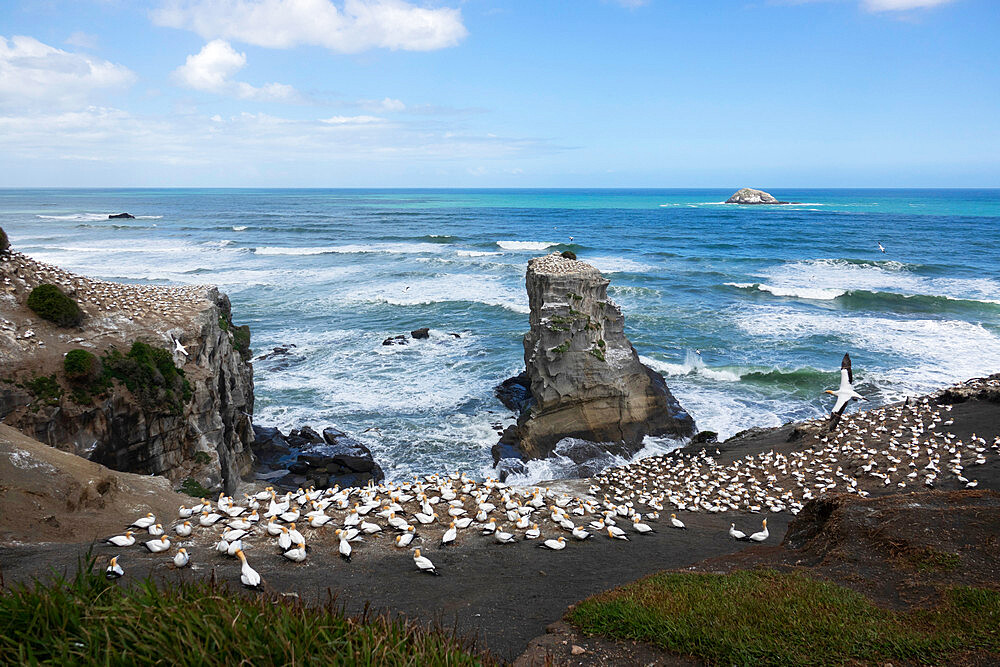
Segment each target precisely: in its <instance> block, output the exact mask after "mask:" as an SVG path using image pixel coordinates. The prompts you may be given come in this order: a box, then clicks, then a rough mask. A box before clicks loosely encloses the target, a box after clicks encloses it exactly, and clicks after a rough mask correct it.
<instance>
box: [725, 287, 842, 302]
mask: <svg viewBox="0 0 1000 667" xmlns="http://www.w3.org/2000/svg"><path fill="white" fill-rule="evenodd" d="M725 284H726V285H728V286H730V287H738V288H740V289H751V290H754V289H755V290H760V291H761V292H770V293H771V294H773V295H775V296H786V297H793V298H797V299H809V300H816V301H828V300H831V299H836V298H837V297H839V296H843V295H844V294H847V290H845V289H824V288H822V287H811V288H810V287H775V286H773V285H765V284H763V283H725Z"/></svg>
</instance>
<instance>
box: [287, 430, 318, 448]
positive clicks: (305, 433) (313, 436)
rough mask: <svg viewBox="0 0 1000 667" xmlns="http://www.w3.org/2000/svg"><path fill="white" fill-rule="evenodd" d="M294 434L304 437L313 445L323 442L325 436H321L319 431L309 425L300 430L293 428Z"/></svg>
mask: <svg viewBox="0 0 1000 667" xmlns="http://www.w3.org/2000/svg"><path fill="white" fill-rule="evenodd" d="M292 435H297V436H299V437H300V438H303V439H304V440H305V441H306V442H308V443H309V444H311V445H312V444H319V443H321V442H323V436H321V435H320V434H319V433H317V432H316V431H314V430H313V429H312V428H311V427H309V426H303V427H302V428H300V429H299V430H298V431H294V430H293V431H292Z"/></svg>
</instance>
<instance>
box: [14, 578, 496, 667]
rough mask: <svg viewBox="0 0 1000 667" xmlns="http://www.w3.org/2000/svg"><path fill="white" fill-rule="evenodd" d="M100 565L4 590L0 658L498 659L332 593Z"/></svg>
mask: <svg viewBox="0 0 1000 667" xmlns="http://www.w3.org/2000/svg"><path fill="white" fill-rule="evenodd" d="M124 567H125V569H126V573H127V572H128V568H129V565H128V563H127V562H126V563H124ZM94 568H95V562H94V559H93V558H89V559H88V561H87V562H85V563H83V564H81V566H80V567H79V568H78V571H77V573H76V575H75V576H74V577H73V578H72V579H66V578H64V577H62V576H57V577H56V578H55V579H54V580H53V581H52V582H51V583H48V584H41V583H37V582H36V583H35V585H34V586H33V587H28V586H23V585H19V586H17V587H14V588H8V589H4V590H2V591H0V664H5V665H27V664H74V665H135V664H154V663H155V664H166V665H188V664H199V665H236V664H252V665H290V664H296V663H307V664H329V665H353V664H364V665H474V664H484V663H486V664H489V663H492V662H493V660H492V659H491V658H490V657H489V656H488V655H485V654H480V653H477V652H474V651H473V650H472V649H471V647H470V646H468V645H467V644H466V643H465V642H462V641H461V640H459V639H456V638H455V637H454V636H452V635H451V634H447V633H445V632H442V631H440V630H430V629H427V628H426V627H424V626H421V625H416V624H414V623H411V622H406V621H403V620H398V619H393V618H391V617H389V616H388V615H373V614H369V613H366V614H365V615H363V616H358V617H351V616H348V615H346V614H345V613H344V612H343V611H342V610H341V608H340V607H339V606H338V605H336V604H335V602H334V601H333V600H332V599H331V600H329V601H328V602H327V604H325V605H323V606H320V607H309V606H306V605H305V604H303V603H301V602H300V601H298V600H291V599H289V598H285V597H281V596H278V595H271V594H255V595H253V596H243V595H235V594H233V592H232V591H230V590H228V589H227V588H226V587H225V586H222V585H220V584H217V583H214V582H210V583H208V582H206V583H198V584H180V585H175V586H171V585H163V586H158V585H157V583H156V582H154V581H152V580H150V579H146V580H144V581H138V582H133V584H132V585H131V586H125V585H121V584H119V583H116V582H114V581H107V580H105V578H104V576H103V574H102V573H99V572H95V571H94ZM126 577H128V574H126Z"/></svg>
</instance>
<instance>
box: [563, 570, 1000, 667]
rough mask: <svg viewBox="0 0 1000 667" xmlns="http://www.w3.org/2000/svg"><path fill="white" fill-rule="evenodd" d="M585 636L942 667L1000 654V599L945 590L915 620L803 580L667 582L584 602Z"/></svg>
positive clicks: (751, 576) (798, 659) (752, 575)
mask: <svg viewBox="0 0 1000 667" xmlns="http://www.w3.org/2000/svg"><path fill="white" fill-rule="evenodd" d="M567 618H568V620H569V621H570V622H571V623H573V624H575V625H576V626H577V627H579V628H580V629H581V630H583V631H584V632H587V633H591V634H602V635H607V636H610V637H613V638H618V639H632V640H640V641H646V642H651V643H653V644H656V645H658V646H660V647H661V648H663V649H666V650H668V651H672V652H675V653H681V654H685V655H693V656H696V657H698V658H701V659H702V660H705V661H708V662H710V663H714V664H727V665H729V664H736V665H842V664H846V663H849V662H852V661H874V662H885V661H891V660H902V661H908V662H913V663H928V664H942V663H947V662H949V659H950V658H955V657H956V656H958V655H959V654H961V653H964V652H966V651H975V652H979V653H1000V630H998V627H1000V593H998V592H996V591H990V590H983V589H975V588H953V589H950V590H948V591H947V592H946V593H945V594H944V595H943V598H942V601H941V602H940V604H939V605H938V606H937V607H934V608H932V609H924V610H914V611H909V612H901V611H892V610H887V609H883V608H881V607H878V606H876V605H875V604H874V603H873V602H872V601H871V600H869V599H868V598H867V597H865V596H864V595H861V594H860V593H856V592H854V591H851V590H849V589H847V588H844V587H842V586H838V585H836V584H832V583H827V582H821V581H817V580H815V579H811V578H809V577H806V576H803V575H799V574H780V573H777V572H774V571H770V570H765V571H752V572H736V573H733V574H729V575H714V574H687V573H670V572H664V573H660V574H656V575H653V576H651V577H648V578H646V579H642V580H639V581H637V582H634V583H632V584H629V585H627V586H624V587H622V588H620V589H616V590H613V591H609V592H607V593H602V594H600V595H597V596H595V597H592V598H588V599H587V600H584V601H583V602H581V603H580V604H579V605H577V606H576V607H575V608H574V609H572V610H571V611H570V612H569V614H568V615H567Z"/></svg>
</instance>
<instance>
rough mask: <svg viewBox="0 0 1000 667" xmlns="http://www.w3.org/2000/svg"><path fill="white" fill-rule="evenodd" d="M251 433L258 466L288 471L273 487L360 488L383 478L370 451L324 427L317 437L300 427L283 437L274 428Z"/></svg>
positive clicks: (352, 439) (307, 429) (338, 430)
mask: <svg viewBox="0 0 1000 667" xmlns="http://www.w3.org/2000/svg"><path fill="white" fill-rule="evenodd" d="M254 429H255V431H256V432H257V434H258V441H259V443H260V444H259V449H258V450H255V452H257V451H259V456H258V458H259V461H258V463H259V465H260V466H269V467H271V468H278V469H287V470H288V473H289V474H288V475H286V476H284V477H282V478H280V479H278V480H275V482H274V484H275V485H276V486H279V487H283V488H298V487H299V486H302V485H303V484H305V483H307V482H308V484H307V485H311V486H315V487H316V488H331V487H333V486H340V487H345V486H364V485H365V484H368V483H369V482H370V481H375V482H379V481H382V480H383V479H384V478H385V473H384V472H383V471H382V468H381V467H380V466H379V465H378V463H376V462H375V458H374V457H373V456H372V453H371V450H370V449H368V447H366V446H365V445H364V443H362V442H360V441H358V440H356V439H355V438H352V437H351V436H350V435H348V434H346V433H344V432H343V431H341V430H340V429H337V428H334V427H328V428H325V429H323V434H322V435H320V434H319V433H317V432H316V431H315V430H314V429H313V428H311V427H309V426H303V427H301V428H298V429H293V430H292V431H291V432H290V433H289V434H288V436H287V437H286V436H284V435H282V434H281V432H280V431H278V429H275V428H267V427H254ZM281 445H284V446H285V449H282V447H281ZM286 452H287V453H286ZM258 476H260V474H259V473H258Z"/></svg>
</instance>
